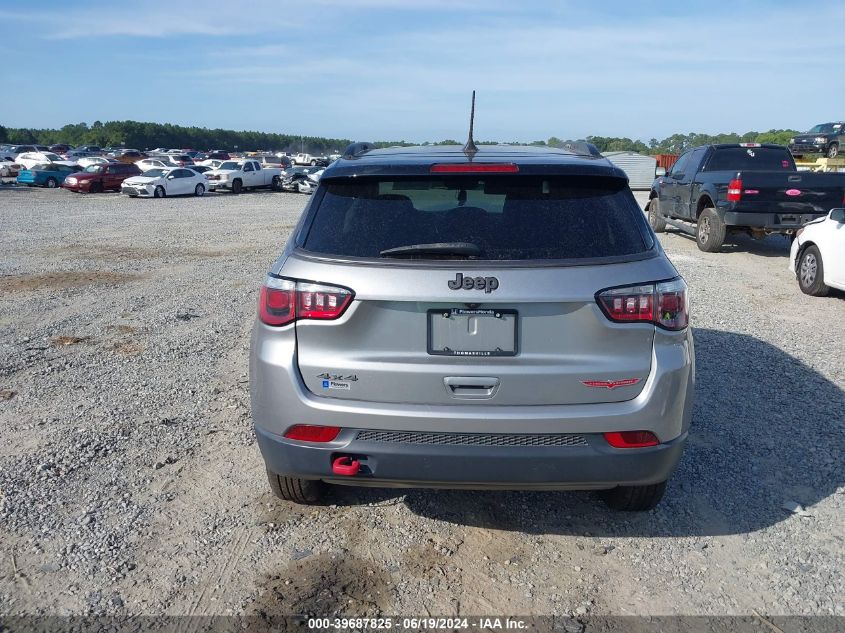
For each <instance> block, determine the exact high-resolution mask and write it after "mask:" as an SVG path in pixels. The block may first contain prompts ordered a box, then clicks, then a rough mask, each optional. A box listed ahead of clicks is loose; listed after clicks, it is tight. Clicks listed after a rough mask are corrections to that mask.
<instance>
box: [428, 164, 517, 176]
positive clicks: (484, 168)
mask: <svg viewBox="0 0 845 633" xmlns="http://www.w3.org/2000/svg"><path fill="white" fill-rule="evenodd" d="M518 171H519V167H518V166H517V165H514V164H513V163H439V164H437V165H432V166H431V173H432V174H515V173H517V172H518Z"/></svg>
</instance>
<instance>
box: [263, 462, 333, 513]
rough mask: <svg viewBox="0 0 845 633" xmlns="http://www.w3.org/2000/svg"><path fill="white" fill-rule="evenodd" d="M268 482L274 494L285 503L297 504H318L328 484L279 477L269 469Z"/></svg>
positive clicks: (316, 480)
mask: <svg viewBox="0 0 845 633" xmlns="http://www.w3.org/2000/svg"><path fill="white" fill-rule="evenodd" d="M267 481H269V482H270V489H271V490H272V491H273V494H274V495H276V496H277V497H278V498H279V499H282V500H283V501H293V502H295V503H304V504H308V503H316V502H317V501H319V500H320V499H321V498H322V496H323V493H324V492H325V488H326V484H324V483H323V482H322V481H320V480H318V479H299V478H298V477H285V476H284V475H277V474H276V473H274V472H272V471H271V470H270V469H269V468H268V469H267Z"/></svg>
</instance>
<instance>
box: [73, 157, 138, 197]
mask: <svg viewBox="0 0 845 633" xmlns="http://www.w3.org/2000/svg"><path fill="white" fill-rule="evenodd" d="M141 173H142V172H141V170H140V169H139V168H138V167H137V166H136V165H134V164H133V165H124V164H122V163H107V164H101V165H91V166H90V167H86V168H85V170H84V171H80V172H77V173H75V174H71V175H70V176H68V177H67V178H65V181H64V183H62V187H64V188H65V189H69V190H70V191H76V192H77V193H78V192H84V193H99V192H101V191H106V190H107V189H114V190H115V191H120V186H121V185H122V184H123V181H124V180H126V179H127V178H130V177H132V176H140V175H141Z"/></svg>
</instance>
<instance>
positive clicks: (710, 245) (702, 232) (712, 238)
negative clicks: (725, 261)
mask: <svg viewBox="0 0 845 633" xmlns="http://www.w3.org/2000/svg"><path fill="white" fill-rule="evenodd" d="M725 233H726V229H725V223H724V222H722V220H721V218H720V217H719V214H718V213H716V209H714V208H712V207H710V208H708V209H704V211H702V212H701V215H699V216H698V231H696V239H695V241H696V243H697V244H698V248H699V249H700V250H702V251H704V252H705V253H718V252H719V249H720V248H722V244H724V243H725Z"/></svg>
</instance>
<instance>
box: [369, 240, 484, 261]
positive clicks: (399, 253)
mask: <svg viewBox="0 0 845 633" xmlns="http://www.w3.org/2000/svg"><path fill="white" fill-rule="evenodd" d="M379 255H381V256H382V257H416V256H420V255H462V256H464V257H477V256H478V255H481V249H480V248H479V247H478V245H476V244H473V243H472V242H438V243H436V244H409V245H407V246H397V247H396V248H388V249H385V250H383V251H381V252H380V253H379Z"/></svg>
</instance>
